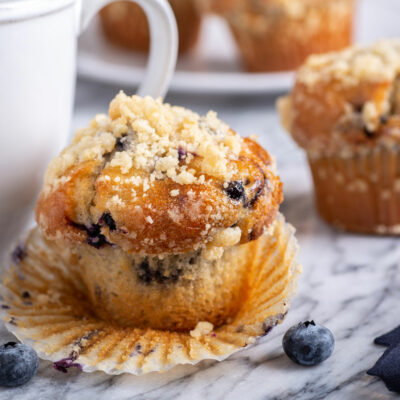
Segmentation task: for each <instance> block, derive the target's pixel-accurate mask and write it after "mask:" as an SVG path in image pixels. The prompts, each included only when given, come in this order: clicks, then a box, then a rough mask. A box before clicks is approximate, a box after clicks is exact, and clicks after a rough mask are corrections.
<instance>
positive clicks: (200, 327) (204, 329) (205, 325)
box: [190, 321, 214, 339]
mask: <svg viewBox="0 0 400 400" xmlns="http://www.w3.org/2000/svg"><path fill="white" fill-rule="evenodd" d="M213 329H214V325H213V324H211V323H210V322H206V321H200V322H198V323H197V325H196V328H194V329H193V330H191V331H190V336H192V337H193V338H195V339H199V338H200V337H201V336H205V335H208V334H210V333H211V332H212V331H213Z"/></svg>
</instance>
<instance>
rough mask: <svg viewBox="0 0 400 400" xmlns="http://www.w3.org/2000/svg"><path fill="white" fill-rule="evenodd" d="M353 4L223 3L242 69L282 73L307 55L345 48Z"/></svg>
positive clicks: (311, 0)
mask: <svg viewBox="0 0 400 400" xmlns="http://www.w3.org/2000/svg"><path fill="white" fill-rule="evenodd" d="M354 4H355V1H354V0H322V1H315V0H308V1H297V2H296V1H282V0H278V1H276V0H275V1H272V2H260V4H257V2H255V3H254V4H252V3H251V2H247V1H237V2H236V3H233V2H227V4H226V5H225V7H226V10H225V11H223V12H222V14H223V15H224V16H225V17H226V19H227V22H228V23H229V26H230V28H231V30H232V32H233V35H234V37H235V39H236V42H237V44H238V47H239V49H240V52H241V54H242V58H243V62H244V65H245V67H246V69H248V70H249V71H253V72H262V71H281V70H293V69H296V68H297V67H299V66H300V64H301V63H302V62H303V61H304V60H305V59H306V58H307V57H308V56H309V55H311V54H317V53H323V52H326V51H332V50H339V49H342V48H344V47H346V46H349V45H350V43H351V40H352V30H353V14H354ZM222 7H223V6H222ZM222 7H221V8H222Z"/></svg>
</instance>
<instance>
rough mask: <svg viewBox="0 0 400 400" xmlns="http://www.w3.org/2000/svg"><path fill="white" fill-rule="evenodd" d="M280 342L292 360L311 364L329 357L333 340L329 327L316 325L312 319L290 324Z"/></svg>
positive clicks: (301, 363)
mask: <svg viewBox="0 0 400 400" xmlns="http://www.w3.org/2000/svg"><path fill="white" fill-rule="evenodd" d="M282 344H283V349H284V350H285V353H286V354H287V356H288V357H289V358H290V359H291V360H292V361H294V362H295V363H297V364H300V365H307V366H311V365H316V364H319V363H321V362H322V361H324V360H326V359H327V358H328V357H330V355H331V354H332V352H333V348H334V344H335V340H334V338H333V335H332V332H331V331H330V330H329V329H327V328H325V327H324V326H321V325H316V324H315V322H314V321H306V322H300V323H299V324H298V325H295V326H292V327H291V328H290V329H289V330H288V331H287V332H286V333H285V336H284V337H283V341H282Z"/></svg>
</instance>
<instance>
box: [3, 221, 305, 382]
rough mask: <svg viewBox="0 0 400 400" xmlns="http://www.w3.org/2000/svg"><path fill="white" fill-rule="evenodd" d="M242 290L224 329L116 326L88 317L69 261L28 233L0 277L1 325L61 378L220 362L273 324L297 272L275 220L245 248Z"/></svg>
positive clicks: (282, 226) (288, 238)
mask: <svg viewBox="0 0 400 400" xmlns="http://www.w3.org/2000/svg"><path fill="white" fill-rule="evenodd" d="M246 246H248V260H249V270H248V273H249V276H248V282H249V287H250V290H249V292H248V296H247V298H246V299H244V301H243V304H242V306H241V308H240V310H239V312H238V313H237V315H236V316H235V318H234V319H233V320H232V321H230V322H229V323H227V324H225V325H222V326H220V327H218V328H216V329H213V327H212V326H211V324H208V323H206V322H200V323H199V324H198V326H197V327H196V329H195V330H193V331H190V332H171V331H162V330H155V329H150V328H148V329H142V328H134V327H123V326H118V325H116V324H115V323H112V322H111V321H107V320H102V319H100V318H99V317H98V316H96V313H95V310H93V306H92V305H91V303H90V301H89V300H88V297H87V294H86V288H85V286H84V285H83V283H82V280H81V277H80V269H79V266H78V263H77V259H76V257H77V256H76V255H74V254H73V253H71V252H70V251H69V250H68V249H65V250H60V249H59V248H57V247H55V245H53V244H52V243H50V242H48V241H46V240H45V239H44V237H43V236H42V234H41V233H40V231H39V229H37V228H35V229H33V230H32V231H31V232H30V233H29V235H28V236H27V238H26V240H25V241H24V242H23V244H22V245H19V247H17V248H16V250H15V251H14V257H13V261H12V262H11V263H10V265H9V266H7V268H5V270H4V271H3V282H2V285H1V286H0V294H1V297H2V301H1V304H0V313H1V316H2V318H3V320H4V322H5V324H6V327H7V329H8V330H9V331H11V332H12V333H13V334H15V336H16V337H17V338H18V339H19V340H21V341H22V342H24V343H27V344H28V345H30V346H32V347H33V348H34V349H35V350H36V351H37V352H38V354H39V356H40V357H41V358H43V359H46V360H50V361H53V362H54V363H55V367H57V369H59V370H61V371H63V372H66V371H67V369H68V368H70V367H78V368H80V369H81V370H82V371H85V372H93V371H97V370H100V371H104V372H106V373H108V374H121V373H125V372H126V373H131V374H135V375H140V374H143V373H147V372H152V371H166V370H168V369H170V368H172V367H174V366H176V365H178V364H196V363H198V362H200V361H202V360H205V359H214V360H219V361H221V360H223V359H225V358H227V357H229V356H230V355H231V354H233V353H234V352H236V351H238V350H240V349H242V348H244V347H246V346H247V345H250V344H252V343H254V342H255V340H256V338H257V337H259V336H262V335H264V334H267V333H268V332H269V331H270V330H271V329H272V328H273V327H274V326H275V325H276V324H277V323H280V322H281V321H282V320H283V318H284V316H285V315H286V313H287V311H288V308H289V300H290V298H291V297H292V296H293V294H294V292H295V289H296V282H297V278H298V276H299V273H300V271H301V267H300V266H299V264H298V262H297V252H298V245H297V241H296V239H295V237H294V229H293V227H292V226H291V225H289V224H287V223H286V222H285V220H284V218H283V216H281V215H279V216H278V218H277V221H276V223H275V224H274V226H273V229H272V231H271V232H270V233H269V234H265V235H263V236H262V237H261V238H260V239H258V240H256V241H254V242H252V243H249V244H248V245H246Z"/></svg>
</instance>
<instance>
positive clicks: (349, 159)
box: [308, 145, 400, 235]
mask: <svg viewBox="0 0 400 400" xmlns="http://www.w3.org/2000/svg"><path fill="white" fill-rule="evenodd" d="M308 159H309V163H310V168H311V171H312V174H313V179H314V184H315V196H316V202H317V207H318V211H319V213H320V215H321V216H322V218H323V219H324V220H325V221H327V222H328V223H331V224H332V225H334V226H336V227H337V228H339V229H342V230H348V231H352V232H360V233H375V234H382V235H400V146H383V145H380V146H376V147H373V148H371V149H368V148H366V149H365V150H364V151H358V152H354V153H350V154H347V155H341V154H331V155H323V154H320V155H317V154H312V153H311V154H309V156H308ZM355 199H357V200H356V201H355Z"/></svg>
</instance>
